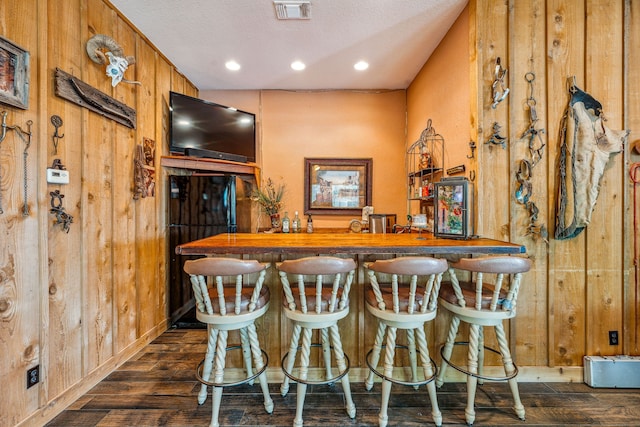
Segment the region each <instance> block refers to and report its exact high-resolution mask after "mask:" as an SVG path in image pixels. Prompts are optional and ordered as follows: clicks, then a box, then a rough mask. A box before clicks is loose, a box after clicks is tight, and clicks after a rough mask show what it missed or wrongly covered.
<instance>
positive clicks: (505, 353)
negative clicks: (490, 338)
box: [495, 324, 525, 421]
mask: <svg viewBox="0 0 640 427" xmlns="http://www.w3.org/2000/svg"><path fill="white" fill-rule="evenodd" d="M495 328H496V338H497V339H498V345H499V346H500V353H501V354H502V363H503V364H504V373H505V374H506V375H511V374H513V372H514V371H515V370H516V368H515V366H514V365H513V360H512V359H511V352H510V351H509V344H508V343H507V337H506V335H505V333H504V327H503V326H502V324H499V325H496V326H495ZM509 388H511V394H513V401H514V406H513V409H514V410H515V411H516V415H518V418H520V419H521V420H523V421H524V419H525V413H524V406H523V405H522V402H521V401H520V392H519V391H518V382H517V381H516V379H515V378H511V379H510V380H509Z"/></svg>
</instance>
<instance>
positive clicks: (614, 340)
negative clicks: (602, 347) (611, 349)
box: [609, 331, 618, 345]
mask: <svg viewBox="0 0 640 427" xmlns="http://www.w3.org/2000/svg"><path fill="white" fill-rule="evenodd" d="M609 345H618V331H609Z"/></svg>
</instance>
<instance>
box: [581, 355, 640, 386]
mask: <svg viewBox="0 0 640 427" xmlns="http://www.w3.org/2000/svg"><path fill="white" fill-rule="evenodd" d="M584 382H585V383H586V384H587V385H589V386H591V387H603V388H640V356H584Z"/></svg>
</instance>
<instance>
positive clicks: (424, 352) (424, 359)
mask: <svg viewBox="0 0 640 427" xmlns="http://www.w3.org/2000/svg"><path fill="white" fill-rule="evenodd" d="M416 335H417V340H416V341H417V343H418V349H419V350H420V363H422V369H423V371H424V379H425V380H426V379H427V378H431V377H432V376H433V365H432V364H431V359H430V358H429V347H428V346H427V337H426V335H425V333H424V329H423V328H416ZM427 391H428V392H429V399H430V400H431V416H432V417H433V422H434V423H435V424H436V425H437V426H441V425H442V413H441V412H440V407H439V406H438V398H437V396H436V384H435V381H431V382H430V383H428V384H427Z"/></svg>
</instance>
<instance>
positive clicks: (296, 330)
mask: <svg viewBox="0 0 640 427" xmlns="http://www.w3.org/2000/svg"><path fill="white" fill-rule="evenodd" d="M299 340H300V325H298V324H297V323H295V324H294V325H293V331H292V333H291V344H289V355H288V356H287V366H285V370H286V371H287V372H288V373H291V371H293V365H294V363H295V362H296V353H297V352H298V341H299ZM290 381H291V380H290V379H289V377H287V376H286V375H285V376H284V379H283V380H282V385H280V394H281V395H282V397H284V396H286V395H287V393H289V382H290Z"/></svg>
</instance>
